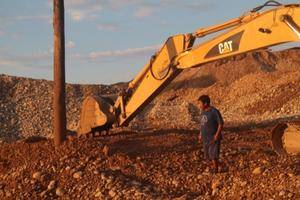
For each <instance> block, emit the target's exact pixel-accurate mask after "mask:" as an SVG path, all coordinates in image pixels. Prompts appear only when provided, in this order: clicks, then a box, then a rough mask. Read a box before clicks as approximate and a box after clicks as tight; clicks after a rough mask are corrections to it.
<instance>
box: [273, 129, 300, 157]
mask: <svg viewBox="0 0 300 200" xmlns="http://www.w3.org/2000/svg"><path fill="white" fill-rule="evenodd" d="M272 143H273V148H274V150H275V151H276V152H277V153H278V154H280V155H285V154H290V155H296V154H300V123H281V124H278V125H277V126H276V127H274V129H273V130H272Z"/></svg>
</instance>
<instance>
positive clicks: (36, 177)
mask: <svg viewBox="0 0 300 200" xmlns="http://www.w3.org/2000/svg"><path fill="white" fill-rule="evenodd" d="M41 176H42V173H41V172H35V173H34V174H33V175H32V178H34V179H36V180H40V179H41Z"/></svg>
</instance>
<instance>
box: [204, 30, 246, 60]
mask: <svg viewBox="0 0 300 200" xmlns="http://www.w3.org/2000/svg"><path fill="white" fill-rule="evenodd" d="M243 33H244V31H240V32H238V33H236V34H234V35H232V36H230V37H228V38H226V39H224V40H223V41H221V42H220V43H218V44H216V45H215V46H213V47H212V48H211V49H210V50H209V51H208V52H207V54H206V55H205V57H204V58H211V57H215V56H220V55H224V54H227V53H233V52H235V51H238V50H239V48H240V41H241V38H242V36H243Z"/></svg>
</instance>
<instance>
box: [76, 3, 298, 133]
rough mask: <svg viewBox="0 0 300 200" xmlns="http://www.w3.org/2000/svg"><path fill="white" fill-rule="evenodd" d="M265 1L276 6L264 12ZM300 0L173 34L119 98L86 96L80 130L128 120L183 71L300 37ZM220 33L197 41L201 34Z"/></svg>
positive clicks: (98, 127) (106, 126)
mask: <svg viewBox="0 0 300 200" xmlns="http://www.w3.org/2000/svg"><path fill="white" fill-rule="evenodd" d="M265 6H274V7H275V8H273V9H269V10H266V11H263V12H259V10H261V9H262V8H263V7H265ZM299 26H300V4H289V5H281V4H279V3H277V2H275V1H268V2H267V3H266V4H264V5H263V6H260V7H257V8H255V9H253V10H252V11H250V12H249V13H247V14H245V15H243V16H241V17H238V18H236V19H232V20H230V21H228V22H225V23H223V24H220V25H215V26H212V27H208V28H201V29H199V30H197V31H195V32H194V33H188V34H179V35H175V36H171V37H169V38H168V39H167V41H166V42H165V43H164V45H163V46H162V47H161V48H160V50H159V51H158V52H156V53H155V55H153V56H152V57H151V59H150V61H149V62H148V63H147V64H146V65H145V66H144V67H143V69H142V70H141V71H140V73H139V74H138V75H137V76H136V78H135V79H134V80H132V81H131V82H130V83H129V85H128V88H127V90H126V91H124V92H123V93H122V94H120V95H119V96H118V97H117V99H116V100H115V101H114V103H107V101H106V100H105V99H104V98H103V97H88V98H86V100H84V102H83V106H82V113H81V118H80V124H79V129H78V133H79V134H85V133H88V132H91V131H93V130H103V129H109V128H110V127H111V126H112V125H115V126H126V125H128V123H129V122H130V121H131V120H132V119H133V118H134V117H135V116H136V115H137V114H138V113H139V112H140V111H141V110H142V109H143V108H144V107H145V106H146V105H148V104H149V103H150V102H151V101H152V100H153V99H154V98H155V97H156V96H157V95H158V94H159V93H160V92H161V91H162V90H163V89H164V88H165V87H166V86H167V85H168V84H169V83H170V82H171V81H172V80H173V79H174V78H175V77H176V76H177V75H178V74H179V73H180V72H181V71H183V70H184V69H187V68H192V67H199V66H201V65H203V64H205V63H208V62H212V61H216V60H219V59H223V58H228V57H231V56H234V55H238V54H242V53H245V52H249V51H255V50H257V49H262V48H267V47H270V46H274V45H278V44H282V43H287V42H295V41H300V27H299ZM213 33H214V34H217V36H215V37H214V38H213V39H209V40H208V41H205V42H203V43H201V44H199V45H197V46H194V43H195V40H196V39H197V38H203V37H205V36H207V35H210V34H213Z"/></svg>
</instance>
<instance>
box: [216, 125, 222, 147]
mask: <svg viewBox="0 0 300 200" xmlns="http://www.w3.org/2000/svg"><path fill="white" fill-rule="evenodd" d="M222 129H223V123H219V124H218V130H217V132H216V134H215V136H214V142H215V141H217V140H218V138H220V135H221V134H222Z"/></svg>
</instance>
